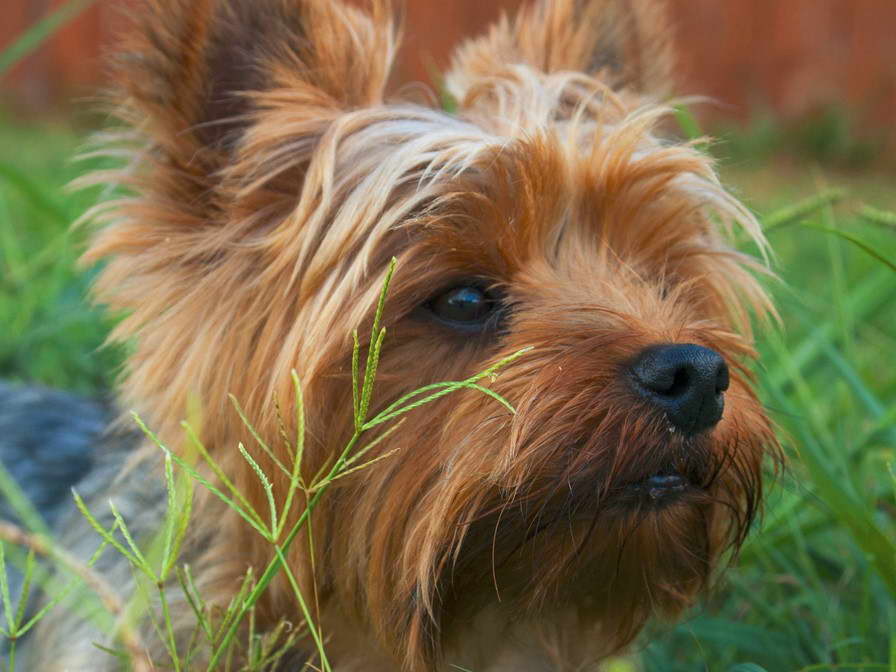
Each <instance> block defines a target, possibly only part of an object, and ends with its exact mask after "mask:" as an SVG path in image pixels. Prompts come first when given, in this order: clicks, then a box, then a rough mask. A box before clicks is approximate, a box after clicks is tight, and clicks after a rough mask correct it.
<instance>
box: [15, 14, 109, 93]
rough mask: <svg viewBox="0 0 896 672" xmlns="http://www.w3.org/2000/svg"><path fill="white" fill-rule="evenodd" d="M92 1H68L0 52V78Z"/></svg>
mask: <svg viewBox="0 0 896 672" xmlns="http://www.w3.org/2000/svg"><path fill="white" fill-rule="evenodd" d="M93 2H94V0H69V2H67V3H65V4H64V5H62V6H61V7H59V9H57V10H56V11H54V12H52V13H51V14H48V15H47V16H45V17H44V18H42V19H41V20H40V21H38V22H37V23H36V24H34V25H33V26H31V28H29V29H28V30H26V31H25V32H24V33H23V34H22V35H21V36H19V38H18V39H17V40H16V41H15V42H13V43H12V44H11V45H9V46H8V47H6V49H4V50H3V51H0V77H2V76H3V75H5V74H6V72H7V71H8V70H9V69H10V68H12V66H14V65H15V64H16V63H18V62H19V61H20V60H22V59H23V58H24V57H25V56H27V55H28V54H30V53H31V52H33V51H35V50H36V49H38V48H39V47H40V46H41V45H42V44H43V43H44V42H46V41H47V40H48V39H50V38H51V37H52V36H53V35H54V33H56V31H58V30H59V29H60V28H62V27H63V26H64V25H65V24H66V23H68V22H69V21H71V20H72V19H73V18H75V17H76V16H77V15H78V14H80V13H81V12H83V11H84V10H85V9H87V8H88V7H90V5H92V4H93Z"/></svg>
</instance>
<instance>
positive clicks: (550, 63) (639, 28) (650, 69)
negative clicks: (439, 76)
mask: <svg viewBox="0 0 896 672" xmlns="http://www.w3.org/2000/svg"><path fill="white" fill-rule="evenodd" d="M671 52H672V50H671V37H670V35H669V30H668V22H667V20H666V12H665V7H664V0H536V2H535V3H534V4H531V5H528V6H527V7H525V8H524V9H522V10H521V11H520V13H519V14H518V15H517V16H516V17H515V18H513V19H509V18H508V17H506V16H505V17H503V18H502V19H501V20H500V21H499V22H498V23H496V24H495V25H493V26H492V27H491V29H490V31H489V32H488V33H487V34H486V35H485V36H483V37H480V38H477V39H473V40H470V41H468V42H466V43H464V44H462V45H461V46H460V47H459V48H458V50H457V52H456V54H455V57H454V62H453V65H452V69H451V71H450V74H449V75H448V77H447V84H448V88H449V91H450V93H451V94H452V95H453V96H455V97H456V98H457V99H458V100H459V101H460V102H461V103H463V101H464V99H465V98H466V96H467V95H468V94H470V93H471V92H473V91H474V90H476V89H478V88H480V87H481V86H482V85H483V84H486V83H487V82H489V81H494V80H496V79H497V80H500V79H501V78H503V77H506V76H508V75H509V74H511V73H512V71H513V69H514V67H516V66H520V65H525V66H528V67H530V68H532V69H534V70H536V71H538V72H540V73H544V74H549V73H555V72H578V73H585V74H588V75H590V76H593V77H595V78H597V79H600V80H601V81H602V82H603V83H605V84H607V85H609V86H610V87H611V88H613V89H617V90H620V89H629V90H633V91H635V92H638V93H643V94H649V95H654V96H661V95H664V94H666V93H667V92H668V90H669V88H670V82H669V77H670V73H671V70H672V61H673V58H672V53H671Z"/></svg>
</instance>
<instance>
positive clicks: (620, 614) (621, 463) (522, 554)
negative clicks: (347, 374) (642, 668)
mask: <svg viewBox="0 0 896 672" xmlns="http://www.w3.org/2000/svg"><path fill="white" fill-rule="evenodd" d="M622 417H629V416H617V419H613V418H610V419H606V418H605V419H604V420H603V421H601V422H597V423H596V424H594V425H592V429H593V430H599V431H593V432H591V433H590V434H589V439H587V440H586V439H579V440H573V441H571V442H570V443H569V444H567V445H563V446H559V447H556V448H555V449H554V450H553V451H551V452H550V454H549V456H547V457H545V454H546V449H545V447H544V446H542V450H541V451H528V450H526V449H525V448H524V447H519V446H518V452H519V453H520V454H523V455H527V456H528V463H527V460H526V459H520V460H519V461H518V462H517V463H516V464H515V465H514V467H513V476H512V479H511V480H509V481H508V482H506V483H504V484H501V483H494V482H493V483H492V484H490V485H482V486H481V487H480V488H473V489H470V488H468V487H466V486H459V487H460V491H462V492H463V493H465V494H462V495H461V494H458V491H455V492H454V493H453V495H449V494H447V493H448V492H450V489H448V490H446V489H444V488H442V489H440V488H433V489H432V490H430V491H428V492H419V491H418V492H416V493H413V494H411V493H410V492H409V493H408V496H409V499H408V500H407V507H408V508H413V507H414V506H415V504H414V503H415V502H416V503H420V502H431V501H436V500H437V498H447V497H450V496H454V497H455V501H453V502H451V503H450V504H446V502H445V501H444V500H441V501H440V502H439V503H440V504H444V505H445V506H444V509H442V510H453V511H463V513H462V514H458V515H457V518H456V519H455V521H454V522H452V523H450V524H446V525H441V526H440V521H435V520H423V519H422V518H418V517H417V516H420V517H438V516H440V515H442V514H441V513H438V512H433V511H429V512H425V511H420V512H419V513H418V514H412V518H416V521H415V522H411V526H412V527H413V526H415V525H416V526H426V525H436V526H439V527H440V530H441V534H442V537H441V539H440V541H439V542H438V543H440V544H441V550H440V551H438V554H439V555H440V556H441V558H442V560H441V562H435V561H433V560H432V558H428V559H427V561H426V564H429V563H430V562H431V564H429V566H430V567H432V568H436V567H437V571H436V574H437V577H436V580H435V584H434V585H433V586H431V588H430V592H429V594H428V595H423V594H418V595H414V596H413V597H412V602H413V603H414V604H415V607H416V612H417V616H418V617H419V621H418V622H417V625H418V626H419V627H420V628H421V629H422V630H423V633H421V634H422V637H421V640H423V641H425V642H427V644H426V645H425V646H428V647H429V650H428V651H427V653H426V655H427V656H431V655H435V656H437V655H438V651H439V649H440V647H441V645H442V644H443V643H444V642H446V641H451V640H455V641H463V640H464V639H465V638H466V637H467V636H469V635H470V633H469V632H467V630H468V629H469V628H470V627H476V626H475V625H471V624H474V623H476V622H477V616H478V615H479V614H482V613H484V612H486V611H488V610H494V609H496V608H497V609H500V610H501V611H502V613H505V614H506V615H507V617H508V619H509V620H510V621H514V620H515V621H525V620H526V619H531V621H532V622H540V623H545V622H550V621H551V619H552V617H553V616H554V615H555V614H557V615H559V614H562V613H568V612H570V611H572V612H574V613H575V614H576V618H577V619H578V622H579V623H581V624H587V628H589V629H590V630H591V631H592V632H593V634H594V639H595V642H596V644H595V646H599V647H600V650H599V651H597V650H596V653H595V655H598V656H603V655H607V654H610V653H612V652H614V651H616V650H619V649H621V648H623V647H624V646H626V645H627V644H629V643H630V642H631V640H632V639H633V638H634V637H635V636H636V635H637V633H638V632H639V631H640V629H641V628H642V627H643V625H644V623H645V622H646V621H647V620H648V619H649V618H651V617H653V616H659V617H663V616H665V617H673V616H676V615H678V614H680V613H681V611H682V610H684V609H685V608H687V607H688V606H690V605H691V604H692V603H693V602H694V600H695V599H696V597H697V596H698V595H699V594H700V593H701V592H702V591H703V590H704V589H705V588H706V587H707V585H708V584H709V583H710V582H711V580H712V578H713V576H714V573H715V571H716V569H717V568H718V567H719V565H720V562H721V561H722V560H723V559H724V558H725V557H726V551H728V550H730V549H735V550H736V549H737V548H739V546H740V544H741V543H742V541H743V539H744V538H745V536H746V534H747V532H748V530H749V528H750V526H751V523H752V521H753V519H754V517H755V515H756V513H757V509H758V506H759V502H760V500H761V489H762V484H761V460H762V456H763V455H764V454H765V452H766V450H767V448H768V447H769V445H770V444H771V442H772V441H773V438H772V436H771V434H770V433H769V432H767V431H765V430H761V431H757V430H756V428H751V430H750V431H749V432H747V431H746V430H745V429H744V428H742V427H739V426H738V422H737V421H736V416H735V418H732V419H730V420H729V422H728V423H727V426H726V427H725V428H724V429H723V430H722V431H719V432H718V433H711V434H706V435H702V436H697V437H691V438H687V437H684V436H682V435H681V434H677V433H672V432H670V431H669V430H668V426H667V425H666V424H664V423H663V422H662V421H661V419H658V420H656V421H654V422H648V423H646V424H644V425H642V426H640V427H639V428H638V430H637V431H634V429H633V425H632V423H630V422H625V421H624V420H623V419H621V418H622ZM538 426H540V428H541V431H540V432H538V433H537V434H535V435H533V436H531V437H529V440H528V442H529V443H530V444H536V443H539V439H540V437H543V436H553V435H555V434H557V433H556V432H553V431H552V428H551V424H550V420H544V421H543V422H542V423H541V424H540V425H538ZM580 426H581V425H580ZM483 445H484V446H485V445H489V446H491V448H492V449H494V444H489V442H487V441H486V442H485V443H484V444H483ZM482 450H486V448H484V447H483V448H482ZM496 452H500V451H497V450H496ZM537 454H538V455H539V457H538V458H537V459H534V458H533V456H534V455H537ZM433 469H434V471H433V474H432V475H431V478H430V479H428V483H430V484H432V483H439V484H442V485H444V484H445V482H446V480H447V481H451V480H453V479H464V478H467V479H469V480H471V481H478V480H479V478H480V476H481V474H478V473H477V474H467V475H466V477H465V476H464V475H463V473H462V469H463V465H462V464H456V465H452V466H451V467H447V468H446V466H445V465H444V464H442V465H436V466H434V467H433ZM393 485H395V487H397V481H396V482H394V483H393ZM484 489H485V490H487V492H484V491H483V490H484ZM464 497H469V501H464V500H463V498H464ZM412 500H413V501H412ZM404 529H407V528H404ZM393 532H394V533H399V532H400V529H395V530H393ZM419 543H420V542H419V539H414V538H412V539H404V540H403V541H401V542H396V547H397V546H399V545H401V544H404V545H405V546H406V547H407V546H411V547H416V546H417V545H418V544H419ZM727 557H731V556H730V554H729V555H728V556H727ZM416 561H417V562H420V561H421V559H420V558H419V557H417V558H416ZM424 600H428V604H426V606H425V607H424V606H423V603H424Z"/></svg>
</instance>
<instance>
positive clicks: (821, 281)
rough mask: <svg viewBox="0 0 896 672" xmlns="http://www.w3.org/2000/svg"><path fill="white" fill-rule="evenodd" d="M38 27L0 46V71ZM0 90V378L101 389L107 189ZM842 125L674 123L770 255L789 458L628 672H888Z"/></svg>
mask: <svg viewBox="0 0 896 672" xmlns="http://www.w3.org/2000/svg"><path fill="white" fill-rule="evenodd" d="M86 4H89V3H63V4H62V5H61V7H62V12H63V14H61V15H56V16H57V17H58V18H59V20H58V21H57V22H55V23H58V24H59V25H64V24H66V23H67V22H68V21H69V20H70V18H71V17H70V16H69V15H68V14H65V12H67V11H68V12H69V14H70V15H74V14H76V12H75V11H74V10H75V9H79V5H85V6H86ZM760 4H762V3H757V6H758V5H760ZM820 4H824V3H820ZM882 6H883V5H882ZM886 6H887V7H890V4H887V5H886ZM0 11H6V10H0ZM888 11H889V10H888ZM23 31H24V29H23ZM55 31H56V25H54V22H53V21H50V22H49V23H42V24H38V28H37V29H35V30H32V32H30V33H25V32H22V31H20V32H19V33H18V34H17V35H16V36H15V38H14V39H11V40H10V41H8V43H7V44H6V45H0V78H2V77H6V76H9V75H10V73H12V72H13V68H12V66H13V65H14V64H15V65H16V66H17V67H18V64H20V63H21V62H22V59H23V57H24V56H25V55H27V54H28V53H31V52H32V51H33V48H36V47H37V46H38V45H43V46H42V47H41V48H43V49H46V48H48V45H52V40H53V39H55V37H56V36H57V33H56V32H55ZM28 40H31V42H30V43H29V42H28ZM48 40H49V41H48ZM23 42H24V44H23ZM893 72H894V75H893V76H894V78H896V70H893ZM17 77H18V79H17V80H16V81H15V82H14V83H12V84H9V85H8V86H6V88H0V90H2V91H4V95H5V102H6V103H8V104H6V105H4V106H3V107H2V111H0V378H3V379H12V380H18V381H23V382H32V383H41V384H45V385H50V386H54V387H60V388H65V389H70V390H75V391H78V392H81V393H85V394H97V393H102V392H104V391H106V390H108V389H109V388H110V387H111V386H112V385H113V384H114V381H115V377H116V375H117V373H118V371H119V366H120V362H121V358H122V353H121V352H120V351H119V350H118V349H115V348H104V347H102V343H103V340H104V337H105V335H106V334H107V333H108V330H109V328H110V327H111V325H112V322H111V321H110V319H109V318H108V317H107V316H104V314H103V312H102V311H101V310H98V309H96V308H93V307H91V306H90V304H89V303H88V302H87V301H86V299H85V296H86V293H87V289H88V287H89V285H90V281H91V277H92V275H93V273H94V271H93V270H91V269H84V268H79V267H78V266H77V264H76V260H77V257H78V255H79V253H80V251H82V250H83V248H84V239H85V235H87V234H86V232H85V231H84V230H82V229H71V228H70V224H71V223H72V222H73V221H75V220H77V218H78V217H79V216H80V215H81V214H83V213H84V211H85V210H86V209H87V208H88V207H90V205H91V204H93V203H95V202H97V200H99V199H102V198H104V197H107V196H108V195H107V194H103V193H101V192H100V191H99V190H96V189H94V190H87V191H80V192H74V191H71V190H69V189H67V187H66V185H67V184H68V183H69V182H70V181H71V180H72V179H74V178H75V177H77V176H79V175H82V174H84V173H85V172H87V171H89V170H91V169H93V168H96V167H97V160H96V159H92V160H87V161H75V160H74V158H73V157H75V156H76V155H77V154H78V152H79V149H81V148H83V145H84V143H85V141H86V138H87V137H88V135H89V133H90V131H92V130H94V129H95V128H96V127H97V125H98V124H97V120H96V118H95V117H92V116H91V114H90V113H89V112H87V111H86V110H89V109H90V106H89V105H84V104H81V103H77V102H76V103H72V102H70V101H68V100H59V99H55V98H53V97H52V96H50V97H49V98H47V99H46V101H45V103H46V106H47V107H46V109H44V110H37V111H35V108H33V107H28V106H23V105H22V104H20V103H21V101H16V100H14V99H13V96H14V95H15V92H16V91H21V90H22V88H21V87H22V81H23V80H22V77H23V75H22V74H21V73H19V74H18V75H17ZM0 82H3V80H2V79H0ZM25 107H27V109H28V112H27V113H23V109H24V108H25ZM741 112H742V111H741ZM857 119H861V115H860V114H858V112H857V111H856V110H855V109H851V108H850V106H849V105H848V104H844V102H843V99H840V98H836V97H832V99H831V100H829V101H827V103H825V104H822V105H820V106H818V107H816V108H814V111H812V112H811V113H807V114H802V115H800V116H798V117H792V116H788V115H786V114H783V113H780V112H779V111H776V110H775V107H774V105H771V104H769V105H766V106H763V105H758V106H755V107H752V108H751V110H750V113H749V114H739V115H737V117H736V118H731V119H726V118H725V116H724V115H721V116H720V115H719V114H718V112H717V111H716V112H714V113H713V115H712V117H711V119H708V120H707V119H703V120H701V121H700V122H698V121H696V120H694V118H692V117H691V116H690V115H689V114H687V113H683V114H682V118H681V122H682V127H683V130H684V132H685V134H693V133H695V132H696V128H698V127H699V126H700V125H701V124H706V125H707V128H708V130H709V131H710V132H711V133H712V134H713V135H715V136H716V137H717V140H716V141H715V142H714V143H713V145H712V148H711V151H712V152H714V153H715V154H716V155H717V156H718V159H719V165H720V171H721V173H722V175H723V181H724V182H725V183H726V184H728V185H730V186H731V188H732V189H733V190H734V191H735V192H736V193H737V194H738V196H739V197H741V198H742V199H743V200H744V201H745V202H746V203H747V204H748V205H749V206H750V207H751V208H752V209H753V210H754V211H755V212H757V213H758V214H759V215H760V217H761V219H762V221H763V223H764V226H765V228H766V232H767V235H768V237H769V239H770V241H771V243H772V246H773V248H774V250H775V252H776V259H775V267H774V270H775V271H776V273H777V274H778V276H779V280H778V281H769V282H768V285H769V288H770V291H771V292H772V294H773V295H774V297H775V301H776V303H777V306H778V309H779V311H780V313H781V317H782V322H783V324H782V325H781V327H780V328H773V329H770V330H767V331H764V332H762V333H761V335H760V342H759V347H760V350H761V353H762V357H761V371H760V375H759V381H760V392H761V396H762V399H763V401H764V402H765V404H766V405H767V407H768V408H769V410H770V413H771V415H772V417H773V419H774V420H775V422H776V423H777V424H778V426H779V427H780V436H781V438H782V441H783V443H784V445H785V447H786V449H787V453H788V456H789V458H790V464H789V466H788V468H787V469H786V471H785V472H784V473H782V474H780V475H778V476H777V477H776V478H775V479H774V480H773V482H772V485H771V487H770V488H769V497H768V503H767V507H766V511H765V515H764V517H763V519H762V521H761V523H760V524H759V525H757V528H758V529H757V530H756V532H755V533H754V534H753V535H752V536H751V537H750V539H749V541H748V542H747V544H746V546H745V548H744V549H743V552H742V554H741V556H740V558H739V559H738V560H737V562H736V566H735V569H734V570H733V571H731V572H729V573H728V574H727V575H726V577H725V578H724V580H723V581H722V582H721V583H720V584H719V586H718V588H717V589H716V590H715V591H714V592H713V594H712V595H711V596H710V597H709V598H708V599H707V600H706V601H705V602H704V603H703V604H701V605H700V606H699V607H698V608H696V609H695V610H694V611H693V613H691V614H690V615H689V616H688V618H687V619H686V620H685V621H684V622H682V623H680V624H678V625H675V626H664V625H662V624H657V625H656V626H654V627H652V628H651V632H650V633H648V636H646V637H645V638H644V640H643V643H642V644H641V645H640V646H639V647H638V649H637V652H636V659H637V661H639V663H638V664H639V665H642V666H643V668H644V669H646V670H651V671H657V672H666V671H668V672H672V671H676V672H677V671H681V672H686V671H696V670H711V671H715V670H725V671H729V672H735V671H737V672H756V671H757V670H763V669H764V670H768V671H770V672H779V671H782V670H802V671H805V672H808V671H810V670H813V671H814V670H818V671H827V670H830V671H834V670H837V671H852V670H855V671H859V670H881V671H889V672H896V496H894V493H896V478H894V473H893V464H894V462H896V455H894V452H896V365H894V360H896V214H894V213H896V171H894V163H893V162H892V161H891V158H890V157H891V148H892V143H891V140H890V139H889V138H890V137H891V136H890V135H889V134H890V130H889V128H888V127H887V126H886V124H881V125H880V126H878V127H873V126H871V127H869V126H865V125H863V124H862V123H858V122H857ZM629 662H631V661H629ZM621 665H623V667H624V666H625V665H628V663H625V664H621ZM619 669H622V668H621V667H620V668H619Z"/></svg>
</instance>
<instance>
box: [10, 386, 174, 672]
mask: <svg viewBox="0 0 896 672" xmlns="http://www.w3.org/2000/svg"><path fill="white" fill-rule="evenodd" d="M112 415H113V409H112V408H111V407H110V406H108V405H106V404H103V403H101V402H97V401H91V400H85V399H82V398H78V397H75V396H72V395H69V394H65V393H62V392H56V391H53V390H48V389H43V388H34V387H17V386H14V385H9V384H0V460H2V461H3V464H4V465H5V466H6V468H7V469H8V470H9V471H10V472H11V474H12V476H13V478H14V479H15V480H16V481H17V482H18V484H19V486H20V487H21V488H22V489H23V491H24V493H25V495H26V496H27V497H28V498H29V499H30V500H31V502H32V503H33V504H34V506H35V508H36V509H37V510H38V512H39V513H40V514H41V515H42V516H43V517H44V519H45V520H46V522H47V523H48V524H49V525H50V527H51V529H52V530H53V532H54V538H55V541H56V543H57V544H59V545H60V546H61V547H62V548H64V549H65V550H66V551H67V552H69V553H71V554H72V555H74V556H75V557H76V558H78V559H79V560H80V561H82V562H86V560H87V559H88V558H90V556H91V555H92V554H93V553H94V551H95V550H96V549H97V548H98V547H99V545H100V542H101V540H100V537H99V535H98V534H97V533H96V532H95V531H94V530H93V529H92V528H91V527H90V525H89V523H88V522H87V521H86V519H85V518H84V517H83V516H82V515H81V513H80V512H79V511H78V510H77V509H76V508H75V506H74V500H73V498H72V493H71V490H72V488H74V489H76V490H77V492H78V493H79V495H80V496H81V497H82V498H83V499H84V501H85V502H86V504H87V506H88V507H89V508H90V509H91V511H92V512H93V514H94V515H95V516H96V517H97V519H98V520H99V521H100V523H101V524H103V525H104V526H105V527H106V528H107V529H108V528H110V527H111V526H112V524H113V522H114V518H113V516H112V514H111V512H110V509H109V506H108V500H109V499H114V501H115V504H116V506H117V507H118V509H119V511H120V512H121V514H122V516H123V517H124V518H125V520H127V521H128V526H129V528H130V529H132V530H133V531H134V534H135V535H137V536H138V537H139V536H140V535H141V534H142V533H144V532H146V531H148V530H155V529H156V527H157V526H158V521H159V520H161V516H163V511H164V501H165V493H164V489H163V487H162V483H161V481H160V479H159V478H158V476H157V474H154V473H149V472H151V471H152V469H151V468H149V467H148V468H142V465H137V466H136V467H134V468H133V469H130V470H126V471H125V472H124V475H123V476H121V473H122V466H123V465H124V464H125V462H126V460H127V458H128V457H129V456H131V455H132V454H133V452H134V450H135V449H136V447H137V446H139V445H140V441H141V436H142V435H141V434H139V433H138V432H134V431H117V430H114V429H110V421H111V419H112ZM0 517H2V518H4V519H6V520H11V521H13V522H16V523H20V521H18V520H17V518H16V516H15V512H14V511H13V510H12V508H11V507H10V506H9V503H8V502H6V501H5V500H4V501H3V502H2V504H0ZM93 569H94V571H95V572H96V573H97V574H98V575H99V576H100V577H102V579H104V580H105V581H106V583H107V584H108V585H109V586H110V587H111V588H112V589H114V590H116V591H117V592H119V594H120V595H122V597H123V598H126V597H127V596H128V595H129V594H130V592H131V589H130V584H131V583H132V578H131V572H130V567H129V566H128V564H127V562H126V561H124V560H123V558H122V557H121V556H120V555H119V554H118V553H117V552H116V551H115V550H114V549H108V548H107V549H106V551H105V552H104V553H103V555H102V556H101V557H100V559H99V560H98V561H97V563H96V565H95V566H94V568H93ZM10 574H11V576H10V579H11V593H12V599H13V603H14V604H16V603H17V602H18V595H19V593H20V591H21V575H19V574H18V573H17V572H16V571H15V570H14V569H13V568H12V567H10ZM82 590H83V591H86V590H87V589H86V588H85V589H82ZM76 593H77V595H80V596H81V598H80V599H79V598H78V597H77V595H76V596H75V598H74V599H69V600H66V601H65V602H63V603H62V604H61V605H57V606H56V607H55V608H54V609H52V610H51V611H50V612H49V613H48V615H47V616H46V617H45V618H44V619H43V620H42V621H41V623H40V624H39V625H38V626H37V628H36V629H35V630H34V631H32V632H31V633H29V635H28V636H26V637H25V639H24V641H23V642H21V644H20V646H19V652H20V653H19V655H18V656H17V663H18V664H17V669H20V670H42V671H47V672H50V671H55V670H58V671H59V672H61V671H62V670H68V671H70V672H82V671H83V672H87V671H88V670H89V671H91V672H94V671H95V672H100V671H103V670H115V669H118V664H117V661H116V659H115V658H114V657H113V656H111V655H109V654H107V653H104V652H102V651H101V650H99V649H98V648H96V646H95V643H99V644H104V645H109V644H111V642H110V641H108V640H107V635H106V634H104V633H103V632H102V631H101V630H100V629H99V628H98V626H96V625H95V623H96V621H95V620H94V619H92V618H91V617H90V616H89V615H88V614H84V613H83V609H84V607H87V608H89V605H90V604H91V603H93V604H96V605H97V606H99V602H97V601H95V600H93V601H91V600H86V599H84V596H87V595H88V593H87V592H81V593H78V592H77V591H76ZM45 599H46V597H45V596H35V597H34V599H32V610H33V608H34V607H35V606H38V605H39V604H40V603H41V602H44V601H45ZM76 608H77V609H81V613H77V614H75V613H74V611H73V610H74V609H76ZM60 642H65V643H66V645H65V648H64V650H63V649H60V648H58V647H57V646H56V644H58V643H60ZM75 643H76V644H75ZM0 658H2V656H0Z"/></svg>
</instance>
